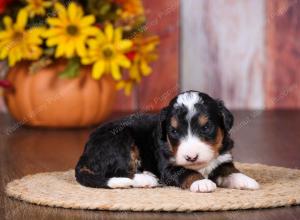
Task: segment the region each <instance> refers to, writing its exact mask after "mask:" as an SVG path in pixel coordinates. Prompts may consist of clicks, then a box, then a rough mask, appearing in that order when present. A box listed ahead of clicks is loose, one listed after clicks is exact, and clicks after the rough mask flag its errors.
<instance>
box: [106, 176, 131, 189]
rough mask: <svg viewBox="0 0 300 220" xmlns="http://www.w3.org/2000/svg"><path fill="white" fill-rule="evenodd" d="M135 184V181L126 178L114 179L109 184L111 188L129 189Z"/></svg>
mask: <svg viewBox="0 0 300 220" xmlns="http://www.w3.org/2000/svg"><path fill="white" fill-rule="evenodd" d="M132 184H133V180H132V179H129V178H126V177H113V178H110V179H109V180H108V182H107V186H108V187H110V188H129V187H131V186H132Z"/></svg>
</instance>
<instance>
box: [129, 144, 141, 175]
mask: <svg viewBox="0 0 300 220" xmlns="http://www.w3.org/2000/svg"><path fill="white" fill-rule="evenodd" d="M139 165H140V153H139V150H138V147H137V146H136V145H132V146H131V149H130V162H129V175H130V177H133V176H134V174H135V173H136V172H137V169H138V167H139Z"/></svg>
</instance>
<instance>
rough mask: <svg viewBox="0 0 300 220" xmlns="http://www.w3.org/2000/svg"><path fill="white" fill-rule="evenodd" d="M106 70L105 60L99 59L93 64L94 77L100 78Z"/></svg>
mask: <svg viewBox="0 0 300 220" xmlns="http://www.w3.org/2000/svg"><path fill="white" fill-rule="evenodd" d="M104 70H105V63H104V61H103V60H99V61H97V62H96V63H95V64H94V65H93V69H92V77H93V78H94V79H100V78H101V76H102V75H103V73H104Z"/></svg>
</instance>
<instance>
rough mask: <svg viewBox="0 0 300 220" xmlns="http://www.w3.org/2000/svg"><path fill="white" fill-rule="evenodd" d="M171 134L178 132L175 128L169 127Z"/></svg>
mask: <svg viewBox="0 0 300 220" xmlns="http://www.w3.org/2000/svg"><path fill="white" fill-rule="evenodd" d="M170 132H171V134H173V135H176V134H177V133H178V132H177V130H176V129H175V128H171V131H170Z"/></svg>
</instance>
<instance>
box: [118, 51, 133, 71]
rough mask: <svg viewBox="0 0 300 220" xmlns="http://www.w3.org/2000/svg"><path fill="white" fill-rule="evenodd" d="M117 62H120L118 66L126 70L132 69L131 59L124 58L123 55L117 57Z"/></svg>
mask: <svg viewBox="0 0 300 220" xmlns="http://www.w3.org/2000/svg"><path fill="white" fill-rule="evenodd" d="M116 61H117V62H118V64H119V65H120V66H122V67H124V68H129V67H130V61H129V59H128V58H127V57H126V56H124V55H123V54H119V55H117V57H116Z"/></svg>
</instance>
